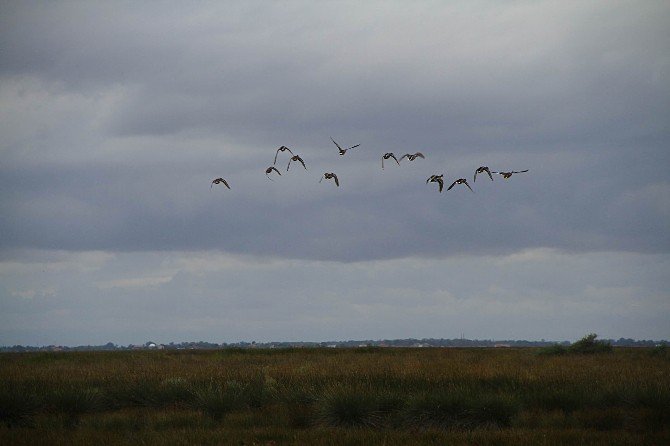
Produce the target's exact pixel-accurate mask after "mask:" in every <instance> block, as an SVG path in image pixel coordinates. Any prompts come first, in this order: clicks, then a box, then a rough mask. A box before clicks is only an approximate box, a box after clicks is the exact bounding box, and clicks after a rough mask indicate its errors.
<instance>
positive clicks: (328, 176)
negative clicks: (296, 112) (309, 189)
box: [210, 136, 528, 193]
mask: <svg viewBox="0 0 670 446" xmlns="http://www.w3.org/2000/svg"><path fill="white" fill-rule="evenodd" d="M330 140H331V141H333V144H335V146H337V150H338V151H339V154H340V156H343V155H345V154H346V153H347V151H349V150H351V149H354V148H356V147H358V146H360V144H355V145H353V146H351V147H349V148H346V149H343V148H342V147H341V146H340V145H339V144H338V143H337V142H336V141H335V140H334V139H333V138H332V136H331V138H330ZM280 152H281V153H283V152H288V153H290V154H291V157H290V158H289V160H288V165H287V166H286V171H287V172H288V171H289V169H290V168H291V162H294V161H297V162H300V164H302V167H303V168H304V169H305V170H307V165H306V164H305V161H304V160H303V159H302V158H301V157H300V155H296V154H295V153H293V151H292V150H291V149H289V148H288V147H286V146H281V147H279V148H278V149H277V152H276V153H275V159H274V162H273V163H272V165H271V166H270V167H268V168H267V169H265V176H267V177H268V179H269V180H271V181H274V180H273V179H272V178H271V177H270V174H271V173H273V172H276V174H277V175H279V176H281V172H280V171H279V169H277V167H276V165H277V157H278V156H279V153H280ZM405 158H407V160H408V161H414V160H415V159H417V158H422V159H425V158H426V157H425V156H424V155H423V153H421V152H416V153H413V154H412V153H406V154H404V155H403V156H401V157H400V159H398V158H396V156H395V155H394V154H393V153H392V152H387V153H385V154H383V155H382V169H384V160H389V159H393V160H394V161H395V162H396V163H397V164H398V166H400V161H402V160H404V159H405ZM524 172H528V169H525V170H511V171H508V172H496V171H492V170H490V169H489V168H488V166H480V167H478V168H477V169H476V170H475V175H474V178H473V179H472V182H473V183H474V182H476V181H477V174H482V173H486V174H487V175H488V176H489V178H490V179H491V181H493V174H497V175H500V176H502V177H503V178H504V179H508V178H510V177H511V176H512V175H514V174H515V173H524ZM323 180H334V181H335V185H336V186H337V187H339V186H340V180H339V179H338V178H337V175H336V174H335V173H333V172H325V173H324V174H323V175H322V176H321V179H320V180H319V183H321V181H323ZM428 183H437V184H438V189H439V191H440V192H442V189H444V174H440V175H431V176H430V177H428V179H427V180H426V184H428ZM215 184H223V185H224V186H226V187H227V188H228V189H230V184H228V181H226V180H225V179H224V178H221V177H220V178H215V179H214V180H212V184H211V185H210V189H211V188H212V186H214V185H215ZM457 184H465V185H466V186H467V188H468V189H470V191H471V192H473V193H474V190H472V187H470V185H469V184H468V180H467V179H465V178H459V179H457V180H455V181H454V182H453V183H451V186H449V187H448V188H447V190H448V191H449V190H451V189H452V188H453V187H454V186H456V185H457Z"/></svg>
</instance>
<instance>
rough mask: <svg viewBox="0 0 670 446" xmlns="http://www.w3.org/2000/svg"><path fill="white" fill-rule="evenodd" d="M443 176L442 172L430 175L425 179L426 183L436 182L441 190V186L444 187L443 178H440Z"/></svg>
mask: <svg viewBox="0 0 670 446" xmlns="http://www.w3.org/2000/svg"><path fill="white" fill-rule="evenodd" d="M443 176H444V174H442V175H431V176H429V177H428V179H427V180H426V184H428V183H437V184H439V185H440V187H439V189H440V192H442V188H443V187H444V179H443V178H442V177H443Z"/></svg>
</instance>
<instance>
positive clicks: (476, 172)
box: [472, 169, 479, 183]
mask: <svg viewBox="0 0 670 446" xmlns="http://www.w3.org/2000/svg"><path fill="white" fill-rule="evenodd" d="M478 173H479V169H477V170H475V177H474V178H473V179H472V181H473V182H474V183H476V182H477V174H478Z"/></svg>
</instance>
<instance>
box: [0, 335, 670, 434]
mask: <svg viewBox="0 0 670 446" xmlns="http://www.w3.org/2000/svg"><path fill="white" fill-rule="evenodd" d="M582 341H584V342H581V341H580V342H577V343H575V344H573V346H574V345H577V346H578V347H575V348H569V349H566V350H565V351H564V352H563V353H561V354H546V353H545V354H539V353H542V351H543V350H542V349H540V348H536V349H531V348H526V349H511V348H506V349H481V348H479V349H448V348H447V349H445V348H432V349H426V348H423V349H418V348H417V349H410V348H402V349H396V348H360V349H328V348H314V349H309V348H307V349H282V350H267V349H266V350H263V349H247V350H211V351H205V350H196V351H188V350H180V351H168V350H163V351H160V350H155V351H107V352H67V353H45V352H39V353H5V354H2V355H0V444H13V445H22V444H31V445H32V444H74V445H76V444H91V443H95V442H103V441H104V442H105V443H111V444H137V443H147V444H222V443H223V444H241V443H244V444H258V445H263V444H384V443H386V444H475V443H476V444H482V443H496V444H510V445H511V444H548V445H551V444H580V445H581V444H614V445H616V444H670V373H668V372H670V362H669V361H668V357H667V354H666V351H665V348H662V349H661V348H656V349H651V348H649V349H642V348H631V349H622V348H619V349H615V350H612V349H611V346H610V348H607V346H606V345H605V346H603V345H602V344H601V343H600V342H601V341H597V340H596V339H595V336H587V337H585V338H584V339H583V340H582ZM604 344H606V343H604ZM605 351H609V353H608V354H584V353H595V352H605Z"/></svg>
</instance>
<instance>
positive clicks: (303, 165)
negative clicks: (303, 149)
mask: <svg viewBox="0 0 670 446" xmlns="http://www.w3.org/2000/svg"><path fill="white" fill-rule="evenodd" d="M291 161H300V164H302V167H304V168H305V170H307V166H305V162H304V161H303V160H302V158H300V155H293V156H292V157H291V159H290V160H288V166H286V171H287V172H288V169H289V167H291Z"/></svg>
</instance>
